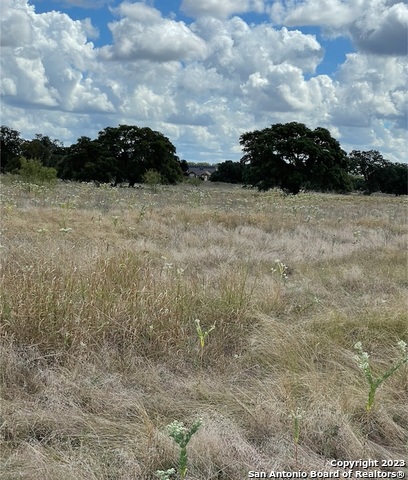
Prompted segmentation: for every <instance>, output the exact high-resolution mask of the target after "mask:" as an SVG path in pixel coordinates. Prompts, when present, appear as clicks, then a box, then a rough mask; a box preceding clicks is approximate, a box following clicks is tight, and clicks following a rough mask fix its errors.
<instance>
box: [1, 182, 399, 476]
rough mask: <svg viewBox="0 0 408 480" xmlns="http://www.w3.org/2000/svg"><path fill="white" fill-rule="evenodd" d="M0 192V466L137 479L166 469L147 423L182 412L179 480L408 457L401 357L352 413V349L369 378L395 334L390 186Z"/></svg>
mask: <svg viewBox="0 0 408 480" xmlns="http://www.w3.org/2000/svg"><path fill="white" fill-rule="evenodd" d="M1 196H2V206H1V231H2V239H1V248H0V253H1V330H0V332H1V342H2V344H1V359H0V374H1V404H0V406H1V417H0V442H1V443H0V455H1V466H0V478H1V479H3V480H16V479H25V480H38V479H41V480H48V479H49V480H54V479H55V480H71V479H72V480H73V479H75V480H78V479H84V480H91V479H92V480H94V479H95V480H96V479H98V480H99V479H101V480H108V479H109V480H116V479H117V480H131V479H132V480H133V479H140V480H149V479H155V478H157V477H156V471H157V470H167V469H169V468H171V467H174V468H175V469H177V467H178V463H177V461H178V447H177V445H176V444H175V442H173V441H172V439H170V438H169V436H168V435H167V434H166V432H165V427H166V425H168V424H169V423H171V422H172V421H174V420H179V421H181V422H184V423H185V424H186V425H191V424H192V423H193V422H194V421H195V420H196V419H198V418H201V419H202V426H201V428H200V429H199V430H198V432H197V433H196V434H195V435H194V436H193V437H192V439H191V442H190V443H189V445H188V449H187V450H188V472H187V477H186V478H187V479H189V480H212V479H214V480H215V479H218V480H219V479H223V480H226V479H228V480H241V479H245V478H248V475H249V474H248V472H250V471H253V472H256V471H258V472H261V471H266V472H269V471H271V470H276V471H282V470H286V471H288V470H289V471H298V470H302V471H310V470H318V471H334V470H336V468H335V467H334V466H331V465H330V462H331V461H332V460H336V459H340V460H356V459H377V460H379V461H381V460H388V459H389V460H397V459H405V460H406V459H407V457H408V367H407V365H406V364H405V365H403V366H401V368H399V369H398V370H397V371H396V372H395V373H394V374H392V375H391V376H390V377H389V378H387V379H386V380H385V381H384V382H383V383H382V384H381V385H380V386H379V387H378V390H377V391H376V396H375V403H374V406H373V408H372V409H371V410H370V411H367V410H366V407H365V405H366V401H367V396H368V391H369V385H368V382H367V379H366V378H365V376H364V372H363V371H362V370H361V369H360V368H359V365H358V362H357V361H356V359H355V355H356V350H355V349H354V345H355V344H356V343H357V342H359V341H360V342H362V345H363V348H364V350H365V351H367V352H368V353H369V354H370V367H371V368H372V371H373V375H374V378H377V377H381V375H383V374H384V372H386V371H387V369H389V368H390V367H392V365H395V364H396V362H397V361H398V360H399V359H401V355H402V353H401V352H400V350H399V349H398V346H397V344H398V342H399V341H401V340H404V341H405V342H408V308H407V306H408V305H407V298H408V294H407V291H408V268H407V267H408V265H407V239H408V221H407V213H408V209H407V207H408V203H407V199H406V198H401V197H399V198H397V197H385V196H383V197H381V196H373V197H364V196H354V195H350V196H339V195H330V194H324V195H323V194H299V195H297V196H283V195H282V194H280V193H279V192H275V191H270V192H267V193H258V192H256V191H254V190H250V189H242V188H240V187H233V186H222V185H214V184H209V183H208V184H204V183H203V184H202V185H200V186H199V187H194V186H190V185H180V186H175V187H160V188H159V189H158V191H157V192H154V191H153V190H150V189H148V188H146V187H145V188H139V189H126V188H119V189H113V188H110V187H104V186H101V187H99V188H97V187H96V186H94V185H87V184H58V185H57V186H56V187H54V188H50V187H45V186H35V185H28V184H23V183H17V182H13V181H11V180H9V179H3V184H2V189H1ZM197 319H198V320H199V321H200V325H201V327H202V330H203V332H205V331H208V330H209V329H210V328H211V327H212V326H213V325H214V326H215V328H214V329H213V330H212V331H211V332H210V333H209V334H208V336H207V337H206V338H205V342H204V346H203V347H201V345H200V341H199V336H198V334H197V331H196V320H197ZM402 469H403V468H402ZM400 470H401V468H400ZM405 472H406V473H407V472H408V470H407V468H406V467H405ZM174 478H176V477H174Z"/></svg>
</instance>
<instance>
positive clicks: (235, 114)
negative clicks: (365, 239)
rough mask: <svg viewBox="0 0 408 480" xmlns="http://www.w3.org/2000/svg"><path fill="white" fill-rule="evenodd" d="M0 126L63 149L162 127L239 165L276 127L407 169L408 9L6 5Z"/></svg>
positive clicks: (36, 0)
mask: <svg viewBox="0 0 408 480" xmlns="http://www.w3.org/2000/svg"><path fill="white" fill-rule="evenodd" d="M0 5H1V7H0V8H1V10H0V17H1V25H0V28H1V56H0V60H1V71H0V80H1V88H0V93H1V112H0V114H1V124H2V125H7V126H8V127H10V128H13V129H15V130H18V131H19V132H20V133H21V136H22V138H25V139H32V138H34V137H35V134H37V133H39V134H42V135H48V136H49V137H50V138H52V139H58V140H60V141H62V142H63V143H64V144H65V145H70V144H72V143H75V142H76V141H77V139H78V138H79V137H81V136H88V137H90V138H92V139H94V138H97V136H98V132H99V131H101V130H102V129H104V128H106V127H116V126H118V125H122V124H125V125H136V126H138V127H150V128H152V129H153V130H156V131H159V132H161V133H163V134H164V135H165V136H167V137H168V138H169V139H170V141H171V142H172V143H173V144H174V145H175V147H176V149H177V155H178V156H179V157H180V158H181V159H185V160H187V161H191V162H209V163H218V162H222V161H225V160H234V161H238V160H239V159H240V158H241V156H242V151H241V148H240V145H239V138H240V136H241V135H242V134H243V133H245V132H249V131H253V130H257V129H263V128H267V127H269V126H271V125H273V124H275V123H287V122H294V121H295V122H301V123H304V124H306V125H307V126H308V127H309V128H316V127H324V128H327V129H328V130H329V131H330V132H331V134H332V136H333V137H334V138H336V139H337V140H338V141H339V142H340V144H341V146H342V148H343V149H344V150H345V151H346V152H350V151H351V150H378V151H380V152H381V153H382V155H383V156H384V158H387V159H388V160H391V161H397V162H404V163H406V162H408V136H407V127H408V124H407V113H408V93H407V92H408V89H407V86H408V85H407V79H408V62H407V58H408V57H407V45H408V36H407V32H408V5H407V0H403V1H397V0H349V1H347V0H146V1H130V0H125V1H121V0H30V1H27V0H0Z"/></svg>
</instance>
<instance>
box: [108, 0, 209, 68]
mask: <svg viewBox="0 0 408 480" xmlns="http://www.w3.org/2000/svg"><path fill="white" fill-rule="evenodd" d="M114 12H116V14H118V15H120V16H121V17H122V18H121V19H120V20H119V21H116V22H112V23H110V24H109V28H110V30H111V32H112V35H113V38H114V44H113V45H112V46H107V47H104V48H102V49H101V56H102V58H105V59H110V60H137V59H148V60H152V61H158V62H166V61H172V60H195V59H200V60H202V59H203V58H205V57H206V55H207V48H206V44H205V42H204V41H203V40H202V39H201V38H199V37H198V36H197V35H195V34H194V33H193V32H192V31H191V30H190V29H189V28H188V27H187V26H186V25H185V23H183V22H176V21H174V20H171V19H166V18H162V16H161V13H160V12H159V11H158V10H156V9H155V8H152V7H149V6H148V5H145V4H144V3H132V4H131V3H128V2H124V3H122V4H121V5H120V6H119V7H118V8H117V9H115V10H114Z"/></svg>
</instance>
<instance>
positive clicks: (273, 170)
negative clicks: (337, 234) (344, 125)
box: [240, 122, 351, 193]
mask: <svg viewBox="0 0 408 480" xmlns="http://www.w3.org/2000/svg"><path fill="white" fill-rule="evenodd" d="M240 144H241V146H242V149H243V151H244V156H243V157H242V159H241V162H242V163H243V164H245V165H247V166H248V171H247V174H246V177H247V178H246V179H247V181H248V183H250V184H252V185H253V186H256V187H258V189H260V190H268V189H269V188H273V187H280V188H282V189H283V190H286V191H288V192H291V193H298V192H299V190H300V189H301V188H307V189H313V190H320V191H328V190H331V191H337V192H342V191H350V190H351V181H350V178H349V175H348V173H347V169H348V158H347V155H346V152H344V151H343V150H342V149H341V148H340V144H339V142H338V141H337V140H335V139H334V138H333V137H332V136H331V134H330V132H329V131H328V130H326V129H325V128H316V129H315V130H311V129H309V128H308V127H306V125H304V124H302V123H297V122H292V123H287V124H281V123H278V124H275V125H272V126H271V127H269V128H265V129H263V130H257V131H254V132H248V133H245V134H243V135H242V136H241V138H240Z"/></svg>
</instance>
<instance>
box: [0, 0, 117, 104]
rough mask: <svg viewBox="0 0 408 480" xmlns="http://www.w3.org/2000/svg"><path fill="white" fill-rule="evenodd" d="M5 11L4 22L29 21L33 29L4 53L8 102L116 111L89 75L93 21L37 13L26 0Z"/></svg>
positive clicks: (4, 91)
mask: <svg viewBox="0 0 408 480" xmlns="http://www.w3.org/2000/svg"><path fill="white" fill-rule="evenodd" d="M2 13H3V15H2V21H3V22H6V23H7V22H8V23H10V24H12V25H14V22H17V21H19V20H20V19H26V22H25V24H29V25H30V27H29V29H28V27H27V28H23V31H24V32H26V34H25V35H23V36H20V37H18V35H15V36H13V35H11V37H10V40H9V41H8V42H6V44H5V45H4V47H3V49H2V56H1V65H2V78H1V92H2V94H3V95H4V98H5V99H6V100H7V102H9V103H13V102H14V103H18V104H20V105H24V104H25V105H27V106H30V105H36V106H41V107H44V108H60V109H62V110H68V111H111V110H112V108H113V106H112V104H111V103H110V101H109V100H108V98H107V95H106V94H105V93H104V92H103V91H101V89H100V88H99V87H98V86H96V85H95V82H94V80H93V79H92V78H91V77H90V76H87V71H88V70H90V69H91V68H92V64H93V62H94V59H95V56H96V54H95V51H94V48H93V44H92V43H90V42H88V41H87V37H86V30H89V28H90V25H89V22H85V23H83V22H80V21H74V20H72V19H71V18H70V17H69V16H68V15H66V14H62V13H58V12H55V11H53V12H48V13H43V14H36V13H35V12H34V9H33V8H32V7H31V6H29V5H27V3H26V2H22V1H18V2H6V4H5V5H3V11H2ZM10 19H11V20H10ZM25 24H24V25H25ZM9 31H10V32H11V33H14V30H13V28H9ZM27 32H29V34H28V33H27Z"/></svg>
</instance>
